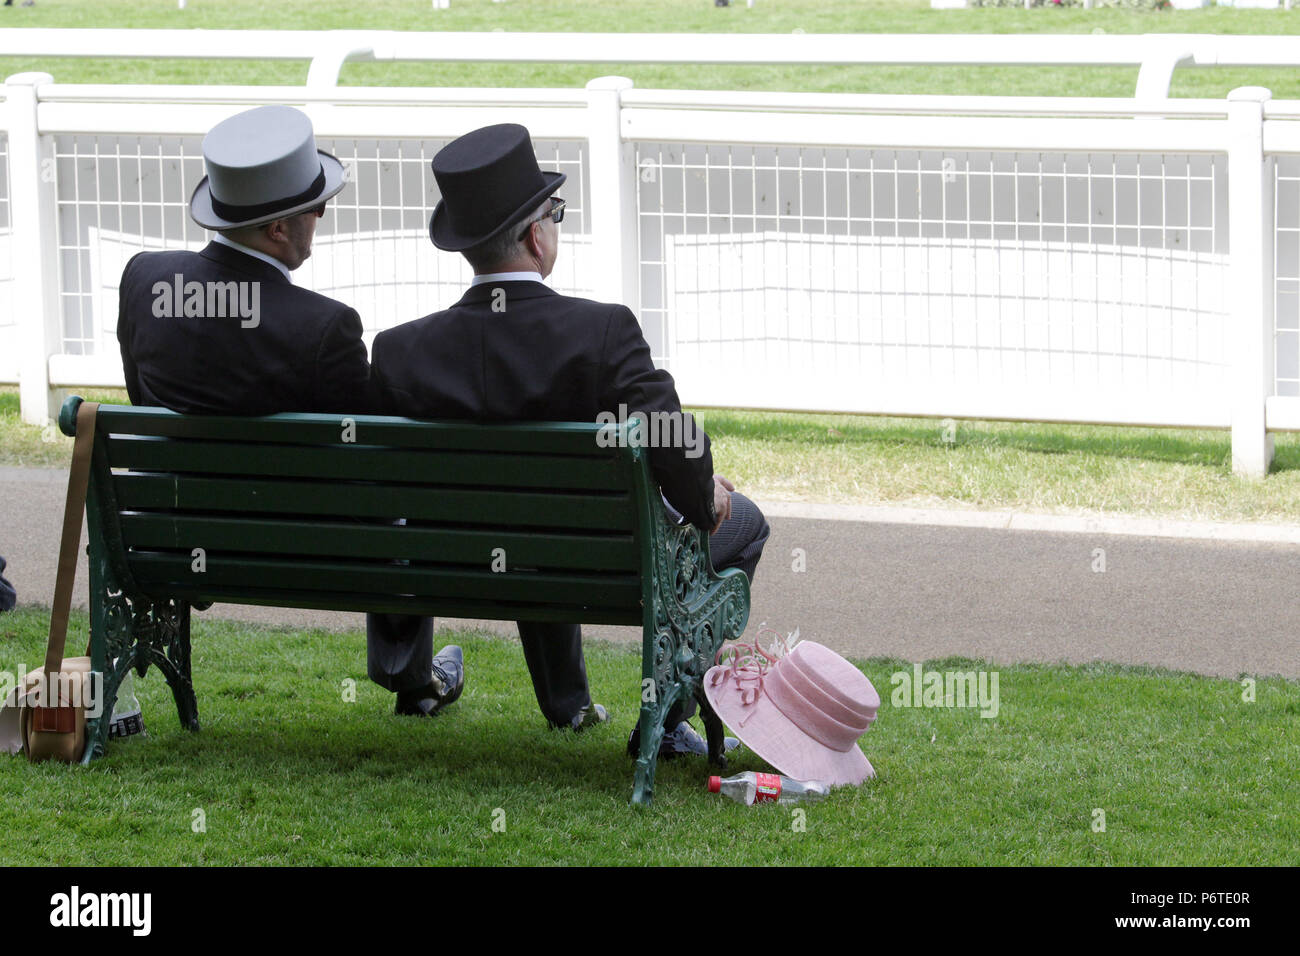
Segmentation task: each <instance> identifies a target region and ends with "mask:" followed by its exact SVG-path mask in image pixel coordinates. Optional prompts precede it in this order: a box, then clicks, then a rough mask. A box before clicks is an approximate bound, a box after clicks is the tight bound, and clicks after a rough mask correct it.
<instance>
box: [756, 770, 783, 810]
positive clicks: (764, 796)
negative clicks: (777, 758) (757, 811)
mask: <svg viewBox="0 0 1300 956" xmlns="http://www.w3.org/2000/svg"><path fill="white" fill-rule="evenodd" d="M755 777H756V782H755V791H754V802H755V803H762V802H763V801H764V800H776V799H777V798H778V797H780V796H781V775H780V774H779V773H760V774H755Z"/></svg>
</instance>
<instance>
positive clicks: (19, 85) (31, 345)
mask: <svg viewBox="0 0 1300 956" xmlns="http://www.w3.org/2000/svg"><path fill="white" fill-rule="evenodd" d="M52 82H54V77H52V76H50V74H48V73H18V74H15V75H14V76H11V77H9V78H8V79H7V80H5V94H6V99H7V101H8V102H7V108H8V110H9V178H10V196H9V215H10V225H11V226H12V228H13V235H14V236H15V237H20V236H21V237H22V241H21V242H19V241H15V242H14V244H13V269H14V279H13V308H14V318H15V320H16V322H17V325H18V395H19V402H20V404H21V406H22V418H23V421H25V422H29V423H31V424H34V425H43V424H45V423H46V422H49V421H51V420H52V419H53V418H54V417H55V416H56V415H57V414H58V409H57V408H56V407H55V406H56V402H55V400H54V399H55V396H54V395H53V394H52V393H51V392H50V356H51V355H53V354H54V353H55V352H57V351H61V349H62V342H63V336H62V333H61V325H62V323H61V322H60V321H59V240H58V234H57V231H56V222H55V209H56V205H57V200H58V196H57V188H58V187H57V184H56V182H55V177H54V142H53V139H52V138H51V137H42V136H41V135H40V131H39V130H38V129H37V126H36V104H37V100H38V93H39V89H40V86H41V84H43V83H52Z"/></svg>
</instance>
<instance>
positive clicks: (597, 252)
mask: <svg viewBox="0 0 1300 956" xmlns="http://www.w3.org/2000/svg"><path fill="white" fill-rule="evenodd" d="M631 88H632V81H631V80H629V79H627V78H626V77H623V76H602V77H598V78H597V79H594V80H592V81H591V82H590V83H588V84H587V114H588V117H589V118H590V121H591V126H590V133H589V138H588V141H587V142H588V148H587V168H588V170H589V175H590V176H591V209H590V210H589V211H588V214H589V215H590V217H591V220H590V221H591V245H592V249H593V251H594V262H593V265H594V266H595V275H596V289H595V293H596V298H597V299H599V300H602V301H605V302H621V303H622V304H623V305H626V306H627V307H628V308H630V309H631V310H632V311H633V312H635V313H637V314H638V316H639V314H640V287H641V283H640V264H639V260H638V243H637V216H636V189H637V177H636V154H635V150H634V148H633V145H632V144H631V143H625V142H623V130H622V125H621V120H622V93H623V91H624V90H629V89H631ZM574 185H577V184H576V183H575V184H574Z"/></svg>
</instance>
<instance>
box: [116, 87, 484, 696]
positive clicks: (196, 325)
mask: <svg viewBox="0 0 1300 956" xmlns="http://www.w3.org/2000/svg"><path fill="white" fill-rule="evenodd" d="M203 163H204V168H205V169H206V171H207V176H205V177H204V178H203V180H202V181H201V182H200V183H199V184H198V187H197V188H196V189H195V190H194V194H193V196H192V197H191V198H190V216H191V217H192V218H193V219H194V221H195V222H197V223H198V224H199V225H200V226H202V227H204V228H205V229H210V230H213V231H215V232H216V236H215V237H214V238H213V240H212V241H211V242H210V243H208V245H207V246H206V247H205V248H204V249H202V250H201V251H199V252H142V253H140V254H139V255H136V256H135V257H133V258H132V259H131V261H130V262H128V263H127V265H126V269H125V270H124V271H123V273H122V282H121V287H120V292H119V300H118V321H117V338H118V342H119V343H120V345H121V349H122V365H123V368H124V369H125V372H126V388H127V392H128V394H129V395H130V396H131V401H132V402H133V403H134V404H136V405H162V406H165V407H167V408H170V409H173V410H175V411H178V412H184V413H187V414H200V415H201V414H209V415H270V414H274V413H276V412H351V413H354V414H355V413H364V412H368V411H370V410H371V409H372V405H373V402H372V398H371V391H370V367H369V363H368V361H367V359H366V346H365V343H364V342H363V341H362V339H361V319H360V318H359V317H358V315H357V313H356V310H354V309H352V308H350V307H348V306H346V305H344V304H343V303H342V302H336V301H335V300H333V299H330V298H327V297H326V296H323V295H319V294H317V293H315V292H312V291H310V290H308V289H303V288H300V287H298V286H295V285H294V284H293V283H292V282H291V281H290V279H289V273H290V272H292V271H293V270H294V269H296V268H298V267H299V266H300V265H302V264H303V262H304V261H306V259H307V257H308V256H310V255H311V246H312V238H313V237H314V236H315V233H316V223H317V222H318V220H319V219H320V217H321V216H323V215H325V205H326V203H327V202H328V201H329V200H330V199H331V198H332V197H333V196H334V195H336V194H337V193H338V192H339V191H340V190H342V189H343V187H344V186H345V185H346V183H347V179H346V176H345V175H344V170H343V165H342V164H341V163H340V162H339V161H338V160H337V159H336V158H335V157H333V156H331V155H330V154H329V153H326V152H323V151H321V150H318V149H317V148H316V138H315V135H314V134H313V131H312V126H311V121H310V120H309V119H308V118H307V116H306V114H304V113H302V112H301V111H300V110H296V109H294V108H292V107H289V106H262V107H258V108H256V109H252V110H247V111H245V112H243V113H239V114H238V115H236V116H232V117H230V118H229V119H227V120H224V121H223V122H221V123H218V124H217V125H216V126H215V127H213V128H212V130H211V131H210V132H209V133H208V135H207V136H206V137H205V138H204V140H203ZM366 636H367V647H368V658H369V668H368V669H369V674H370V678H371V680H373V681H375V682H376V683H378V684H380V685H381V686H383V687H386V688H388V689H389V690H392V691H394V692H396V694H397V707H396V709H397V712H398V713H399V714H411V715H419V716H428V715H431V714H434V713H436V712H437V711H438V710H439V709H440V708H442V707H443V706H445V705H446V704H448V703H450V702H451V701H453V700H455V699H456V698H457V697H458V696H459V695H460V692H461V689H462V688H463V686H464V667H463V664H462V661H461V652H460V648H458V647H447V648H444V649H443V650H442V651H440V652H439V654H438V655H437V657H434V655H433V622H432V620H431V619H429V618H420V617H410V616H406V615H378V614H369V615H367V616H366Z"/></svg>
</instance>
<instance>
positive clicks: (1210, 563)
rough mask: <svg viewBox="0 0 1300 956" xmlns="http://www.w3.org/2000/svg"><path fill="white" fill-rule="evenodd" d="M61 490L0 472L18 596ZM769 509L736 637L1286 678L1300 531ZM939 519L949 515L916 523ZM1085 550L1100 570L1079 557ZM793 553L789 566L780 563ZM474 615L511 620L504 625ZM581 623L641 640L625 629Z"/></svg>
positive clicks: (1298, 615) (341, 617)
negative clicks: (749, 605) (1181, 530)
mask: <svg viewBox="0 0 1300 956" xmlns="http://www.w3.org/2000/svg"><path fill="white" fill-rule="evenodd" d="M65 487H66V477H65V475H64V473H62V472H58V471H46V470H39V469H16V468H0V555H4V557H5V558H7V559H8V560H9V571H8V572H7V573H6V574H7V576H8V577H9V580H10V581H12V582H13V583H14V585H15V586H16V588H17V590H18V597H19V600H20V601H22V602H23V603H43V604H47V605H48V604H49V603H50V601H51V599H52V596H53V592H54V573H55V565H56V563H57V552H58V536H59V528H60V524H61V515H62V508H63V497H64V493H65ZM761 504H762V503H761V502H760V506H761ZM770 511H771V513H772V516H771V524H772V537H771V538H770V540H769V542H768V547H767V551H766V553H765V555H764V558H763V563H762V564H761V565H760V566H759V570H758V575H757V578H756V581H755V585H754V602H753V613H752V616H751V632H750V633H752V628H753V627H755V626H756V625H757V624H758V623H760V622H762V621H766V622H767V623H768V624H770V625H771V626H773V627H775V628H776V629H778V630H780V631H783V632H785V631H792V630H794V629H795V628H796V627H797V628H799V632H800V634H801V636H802V637H804V638H806V639H812V640H817V641H820V642H822V643H824V644H827V645H828V646H830V647H833V648H835V649H836V650H837V651H839V652H840V653H842V654H845V655H848V656H854V657H871V656H877V655H890V656H897V657H902V658H906V659H909V660H926V659H930V658H936V657H945V656H950V655H960V656H964V657H974V658H980V659H988V660H990V661H992V662H993V663H995V664H1007V663H1012V662H1016V661H1069V662H1072V663H1081V662H1085V661H1095V660H1104V661H1115V662H1120V663H1132V664H1151V665H1158V666H1163V667H1170V668H1176V669H1180V670H1191V671H1197V672H1200V673H1204V674H1214V675H1220V676H1227V677H1236V676H1238V675H1239V674H1242V673H1247V674H1256V675H1267V674H1281V675H1284V676H1287V677H1291V678H1298V677H1300V601H1298V600H1297V590H1298V587H1300V544H1295V543H1286V542H1287V541H1288V540H1295V539H1294V537H1292V535H1294V533H1295V529H1290V531H1287V530H1286V529H1283V530H1282V532H1280V533H1278V534H1275V535H1271V536H1266V537H1272V538H1274V540H1271V541H1264V542H1261V541H1240V540H1224V538H1225V537H1231V536H1232V530H1231V529H1230V528H1228V526H1222V525H1220V526H1216V527H1215V528H1214V529H1211V532H1212V533H1209V534H1207V535H1202V536H1201V537H1200V538H1199V539H1198V538H1185V537H1170V536H1168V535H1169V534H1170V528H1169V527H1163V526H1162V527H1160V528H1157V527H1154V526H1152V527H1149V529H1148V530H1149V536H1146V535H1144V534H1133V533H1122V534H1117V533H1114V532H1115V531H1116V530H1117V526H1115V525H1106V524H1102V525H1096V526H1092V525H1088V524H1086V523H1079V522H1075V523H1073V524H1072V523H1070V522H1068V521H1066V522H1053V521H1050V520H1049V521H1042V520H1034V521H1030V522H1029V523H1030V524H1033V525H1034V526H1036V527H1067V528H1073V529H1074V530H1069V531H1054V530H1019V529H1017V527H1016V525H1017V523H1019V524H1022V525H1023V524H1024V523H1025V521H1023V520H1022V521H1020V522H1015V521H1006V520H1003V521H997V520H993V521H984V522H978V521H975V520H974V519H971V518H969V517H965V518H957V519H953V518H952V516H951V514H950V515H948V516H946V517H945V516H944V515H942V514H940V515H934V514H932V513H927V512H908V511H905V510H902V509H888V510H887V511H884V512H883V513H882V512H879V511H875V512H873V511H872V510H871V509H861V508H857V509H854V508H839V509H837V508H834V507H831V506H800V505H776V504H774V505H773V506H772V507H771V508H770ZM808 515H816V517H808ZM882 518H883V520H881V519H882ZM949 520H958V521H960V522H962V523H961V524H956V525H953V524H947V523H944V524H935V523H930V522H935V521H944V522H946V521H949ZM971 523H975V524H979V523H983V524H985V525H992V526H985V527H979V526H970V524H971ZM1008 524H1010V525H1011V527H1008V526H1007V525H1008ZM1090 528H1091V530H1090ZM1140 528H1141V526H1139V529H1140ZM1126 530H1128V531H1132V530H1133V529H1131V528H1130V529H1126ZM1188 533H1191V532H1188ZM1247 533H1251V534H1255V532H1244V531H1243V532H1242V536H1244V535H1245V534H1247ZM1256 536H1258V535H1256ZM1099 548H1100V549H1102V551H1103V552H1104V562H1105V563H1104V566H1105V570H1104V571H1094V570H1093V568H1094V565H1096V566H1100V563H1099V559H1098V555H1097V553H1096V549H1099ZM795 549H800V550H801V551H802V560H803V562H804V565H805V568H806V569H805V570H803V571H797V570H795V567H796V565H797V563H798V560H797V555H796V553H795ZM85 573H86V572H85V557H84V555H83V556H82V564H81V569H80V570H79V572H78V575H79V576H78V586H77V591H76V592H75V593H76V598H77V600H78V603H80V604H82V605H84V603H85V593H86V577H85ZM205 613H206V615H209V616H211V615H220V616H223V617H231V618H235V619H239V620H248V621H259V622H267V623H277V624H290V625H296V626H303V625H315V626H321V627H329V628H336V629H353V630H357V629H360V628H361V627H362V619H361V616H360V615H359V614H340V613H333V612H324V611H300V610H293V609H286V608H257V607H239V606H234V605H217V606H215V607H214V608H212V609H211V610H209V611H207V612H205ZM203 616H204V615H199V616H198V617H197V619H198V620H202V618H203ZM438 623H439V627H440V628H441V627H444V626H447V625H448V624H454V625H456V626H459V624H460V622H449V621H444V620H441V619H440V620H439V622H438ZM482 623H483V626H485V627H487V628H490V629H492V630H495V631H499V632H502V633H513V632H514V631H513V625H511V624H508V623H507V624H503V623H501V622H482ZM587 633H589V634H591V635H593V636H597V637H605V638H609V639H612V640H620V641H628V640H638V639H639V637H640V632H639V630H637V629H633V628H618V627H592V628H589V629H587Z"/></svg>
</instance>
